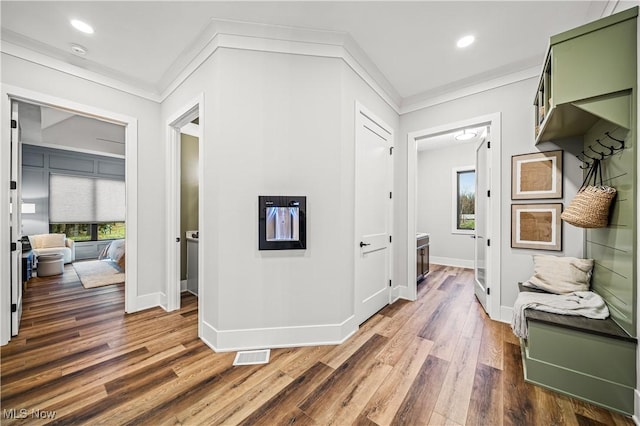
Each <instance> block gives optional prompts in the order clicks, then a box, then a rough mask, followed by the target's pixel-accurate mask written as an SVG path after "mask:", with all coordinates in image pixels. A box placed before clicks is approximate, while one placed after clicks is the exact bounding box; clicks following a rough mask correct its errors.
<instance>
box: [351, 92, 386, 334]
mask: <svg viewBox="0 0 640 426" xmlns="http://www.w3.org/2000/svg"><path fill="white" fill-rule="evenodd" d="M355 143H356V181H355V184H356V188H355V215H356V221H355V232H356V242H355V245H356V248H355V250H356V265H355V281H356V282H355V286H356V288H355V296H356V306H355V313H356V319H357V321H358V324H361V323H363V322H364V321H366V320H367V319H368V318H369V317H371V316H372V315H373V314H375V313H376V312H377V311H379V310H380V309H381V308H382V307H384V306H385V305H387V304H388V303H389V301H390V295H391V280H390V277H391V271H390V261H391V255H390V251H391V242H390V239H391V238H390V229H391V205H392V199H391V197H392V194H391V191H392V189H393V174H392V162H391V153H392V145H393V132H392V130H391V128H390V127H389V126H387V125H386V124H385V123H384V122H382V121H380V120H379V119H377V118H375V117H374V116H373V115H372V114H371V113H369V112H368V111H366V110H365V109H364V108H363V107H362V106H360V105H356V141H355Z"/></svg>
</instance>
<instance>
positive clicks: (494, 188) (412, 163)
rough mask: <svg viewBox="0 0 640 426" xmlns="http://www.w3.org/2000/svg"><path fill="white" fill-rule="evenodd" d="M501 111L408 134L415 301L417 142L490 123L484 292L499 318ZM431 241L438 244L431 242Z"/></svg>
mask: <svg viewBox="0 0 640 426" xmlns="http://www.w3.org/2000/svg"><path fill="white" fill-rule="evenodd" d="M501 120H502V118H501V113H499V112H498V113H493V114H488V115H483V116H479V117H474V118H470V119H467V120H462V121H457V122H454V123H449V124H444V125H441V126H437V127H431V128H428V129H424V130H418V131H415V132H410V133H409V134H408V135H407V274H408V275H407V280H408V295H407V296H408V298H409V299H410V300H416V298H417V283H416V280H415V277H416V219H417V210H416V209H417V202H416V200H417V198H418V192H417V191H418V184H417V179H418V173H417V160H418V145H417V142H418V141H419V140H421V139H424V138H428V137H430V136H436V135H440V134H443V133H450V132H453V131H456V130H462V129H463V128H467V127H480V126H483V125H489V126H491V131H490V135H491V136H490V141H491V149H490V151H491V153H490V155H491V164H492V165H493V167H492V168H491V173H490V176H489V187H490V188H491V197H490V198H489V208H490V209H491V212H492V215H491V217H490V218H489V220H488V222H487V225H488V228H489V230H490V236H489V237H490V238H491V240H492V245H491V248H490V250H488V252H487V255H488V257H489V259H488V262H487V282H488V283H491V285H490V287H491V294H490V295H487V313H488V314H489V316H490V317H491V318H492V319H500V290H501V287H500V286H501V282H500V245H501V241H502V237H501V222H500V220H501V208H500V207H501V205H500V203H501V173H502V170H501V168H502V167H501V164H502V163H501V158H500V154H501V145H502V144H501V140H502V124H501ZM431 243H432V244H434V243H437V242H434V241H431Z"/></svg>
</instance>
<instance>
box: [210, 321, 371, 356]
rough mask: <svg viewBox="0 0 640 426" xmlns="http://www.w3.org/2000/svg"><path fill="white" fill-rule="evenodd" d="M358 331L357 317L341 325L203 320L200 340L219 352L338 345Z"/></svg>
mask: <svg viewBox="0 0 640 426" xmlns="http://www.w3.org/2000/svg"><path fill="white" fill-rule="evenodd" d="M356 331H358V324H356V320H355V316H353V315H352V316H350V317H349V318H347V319H346V320H345V321H343V322H342V323H340V324H326V325H311V326H298V327H272V328H254V329H247V330H217V329H216V328H215V327H213V326H212V325H211V324H209V323H207V322H206V321H202V333H201V335H200V339H201V340H202V341H203V342H204V343H205V344H207V345H208V346H209V347H211V348H212V349H213V350H214V351H216V352H233V351H240V350H251V349H265V348H291V347H298V346H320V345H338V344H340V343H343V342H344V341H345V340H347V339H348V338H349V337H351V335H352V334H353V333H355V332H356Z"/></svg>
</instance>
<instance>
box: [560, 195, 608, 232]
mask: <svg viewBox="0 0 640 426" xmlns="http://www.w3.org/2000/svg"><path fill="white" fill-rule="evenodd" d="M616 192H617V191H616V189H615V188H612V187H610V186H587V187H585V188H582V189H580V191H578V193H577V194H576V196H575V197H574V199H573V200H571V203H570V204H569V206H568V207H567V208H566V209H565V210H564V211H563V212H562V214H561V215H560V217H561V218H562V220H564V221H565V222H567V223H570V224H572V225H574V226H577V227H579V228H606V227H607V224H608V223H609V208H610V207H611V202H612V201H613V199H614V198H615V196H616Z"/></svg>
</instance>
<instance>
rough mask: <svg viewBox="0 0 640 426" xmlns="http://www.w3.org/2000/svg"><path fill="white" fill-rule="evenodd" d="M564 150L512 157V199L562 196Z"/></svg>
mask: <svg viewBox="0 0 640 426" xmlns="http://www.w3.org/2000/svg"><path fill="white" fill-rule="evenodd" d="M562 153H563V151H562V150H557V151H546V152H533V153H530V154H521V155H514V156H512V157H511V199H512V200H539V199H554V198H562Z"/></svg>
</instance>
